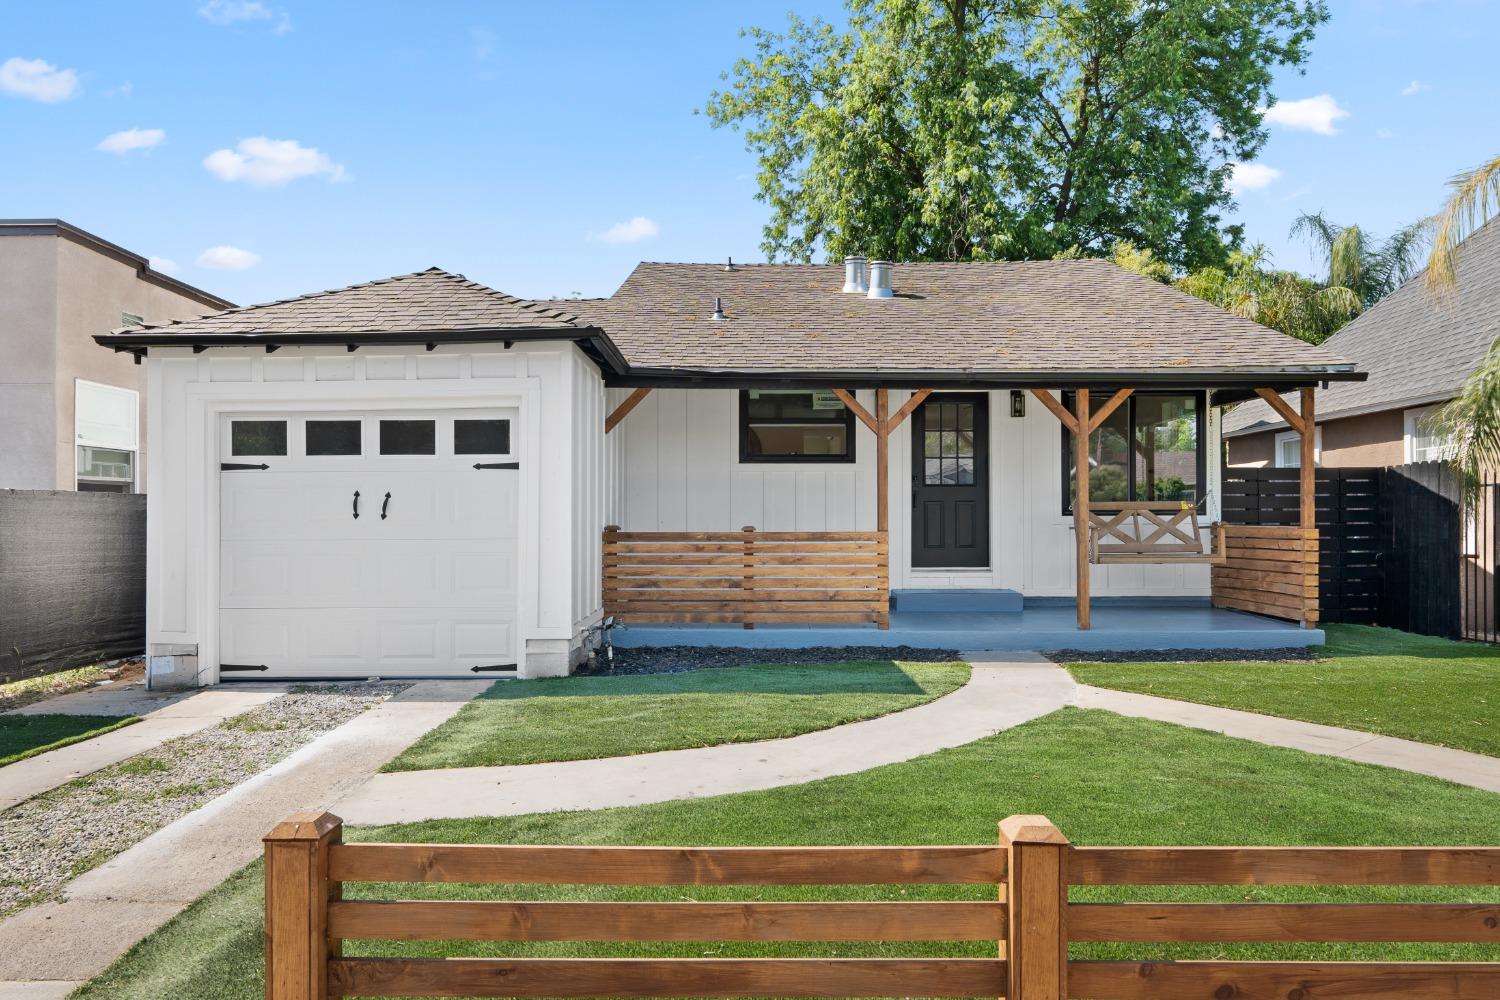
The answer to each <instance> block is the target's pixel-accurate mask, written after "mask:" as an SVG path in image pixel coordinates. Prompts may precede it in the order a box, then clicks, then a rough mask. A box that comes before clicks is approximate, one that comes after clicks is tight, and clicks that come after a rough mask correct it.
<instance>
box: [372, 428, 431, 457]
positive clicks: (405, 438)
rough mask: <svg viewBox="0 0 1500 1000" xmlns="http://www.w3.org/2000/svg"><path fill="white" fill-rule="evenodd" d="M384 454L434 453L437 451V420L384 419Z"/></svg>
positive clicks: (381, 451)
mask: <svg viewBox="0 0 1500 1000" xmlns="http://www.w3.org/2000/svg"><path fill="white" fill-rule="evenodd" d="M380 453H381V454H382V455H434V454H436V453H437V421H435V420H382V421H381V422H380Z"/></svg>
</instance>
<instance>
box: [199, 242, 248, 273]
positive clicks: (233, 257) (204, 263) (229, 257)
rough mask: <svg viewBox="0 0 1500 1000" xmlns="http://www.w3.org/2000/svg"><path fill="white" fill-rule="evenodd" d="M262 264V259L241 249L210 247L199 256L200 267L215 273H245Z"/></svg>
mask: <svg viewBox="0 0 1500 1000" xmlns="http://www.w3.org/2000/svg"><path fill="white" fill-rule="evenodd" d="M259 263H260V257H259V256H258V255H256V254H253V253H251V252H250V251H249V250H241V249H240V248H239V247H209V248H208V249H207V250H205V251H203V252H202V253H200V254H199V255H198V266H199V267H208V268H212V269H213V270H215V271H243V270H245V269H246V268H247V267H254V266H255V265H256V264H259Z"/></svg>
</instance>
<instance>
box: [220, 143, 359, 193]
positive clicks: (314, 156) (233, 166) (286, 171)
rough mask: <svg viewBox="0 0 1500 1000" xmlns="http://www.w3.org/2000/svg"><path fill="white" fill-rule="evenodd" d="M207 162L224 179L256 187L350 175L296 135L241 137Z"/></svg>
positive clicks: (340, 177)
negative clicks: (303, 143) (304, 179)
mask: <svg viewBox="0 0 1500 1000" xmlns="http://www.w3.org/2000/svg"><path fill="white" fill-rule="evenodd" d="M203 166H204V167H205V168H206V169H207V170H208V172H209V173H211V174H213V175H214V176H215V177H217V178H219V180H221V181H245V182H246V183H249V184H254V185H255V186H256V187H277V186H280V185H282V184H286V183H288V182H290V181H294V180H296V179H297V178H299V177H316V176H318V175H320V174H321V175H323V176H326V177H327V178H328V179H329V180H330V181H346V180H348V179H349V175H348V174H347V173H346V172H345V171H344V168H343V166H342V165H340V164H337V163H334V162H333V160H331V159H330V158H329V157H328V154H327V153H323V152H320V151H319V150H316V149H313V148H312V147H311V146H304V145H302V144H301V143H299V142H297V141H296V140H295V139H268V138H266V137H265V136H263V135H262V136H256V137H255V138H253V139H241V140H240V143H239V145H238V146H236V147H235V148H234V149H220V150H217V151H215V152H212V153H209V154H208V155H207V156H205V157H204V158H203Z"/></svg>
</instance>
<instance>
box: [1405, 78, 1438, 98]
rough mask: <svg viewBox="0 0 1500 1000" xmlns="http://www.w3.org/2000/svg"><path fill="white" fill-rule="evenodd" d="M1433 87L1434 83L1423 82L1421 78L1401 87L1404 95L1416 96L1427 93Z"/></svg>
mask: <svg viewBox="0 0 1500 1000" xmlns="http://www.w3.org/2000/svg"><path fill="white" fill-rule="evenodd" d="M1431 89H1432V84H1430V83H1423V82H1422V81H1421V80H1413V81H1412V82H1411V83H1408V84H1407V85H1406V86H1404V87H1402V88H1401V96H1402V97H1415V96H1416V95H1417V94H1425V93H1427V91H1429V90H1431Z"/></svg>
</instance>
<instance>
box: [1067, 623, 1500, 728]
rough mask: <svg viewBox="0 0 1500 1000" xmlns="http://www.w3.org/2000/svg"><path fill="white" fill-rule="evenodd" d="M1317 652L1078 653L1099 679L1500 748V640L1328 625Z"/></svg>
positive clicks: (1089, 677)
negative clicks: (1195, 656)
mask: <svg viewBox="0 0 1500 1000" xmlns="http://www.w3.org/2000/svg"><path fill="white" fill-rule="evenodd" d="M1327 631H1328V645H1327V646H1326V647H1325V648H1324V649H1325V652H1324V655H1323V656H1322V657H1321V658H1320V659H1319V660H1318V661H1316V662H1311V663H1309V662H1305V661H1303V662H1299V661H1288V662H1277V663H1264V662H1262V663H1070V664H1068V669H1069V670H1071V671H1072V673H1073V676H1074V677H1076V678H1077V679H1078V680H1079V681H1081V682H1082V683H1085V684H1093V685H1095V686H1097V687H1105V688H1116V689H1118V690H1122V691H1135V692H1138V693H1141V694H1154V695H1160V696H1161V697H1163V698H1177V699H1180V700H1182V701H1196V702H1202V703H1203V704H1205V705H1217V706H1219V707H1222V708H1238V709H1244V710H1246V711H1250V712H1263V713H1265V714H1268V715H1280V716H1285V717H1286V718H1289V719H1301V720H1303V721H1305V722H1321V723H1325V724H1327V725H1332V726H1343V727H1346V728H1348V729H1358V730H1363V731H1365V732H1370V733H1379V734H1381V735H1382V736H1399V737H1402V738H1404V739H1408V740H1417V741H1419V742H1422V743H1433V744H1436V745H1438V746H1445V747H1456V748H1458V749H1461V750H1472V751H1474V752H1475V753H1483V754H1489V755H1490V756H1496V757H1500V650H1497V649H1494V648H1492V647H1489V646H1481V645H1477V644H1474V643H1461V642H1452V641H1450V640H1448V639H1436V638H1432V637H1429V636H1422V635H1412V634H1410V633H1407V632H1397V631H1394V630H1392V629H1385V628H1374V627H1371V626H1365V625H1329V626H1328V627H1327Z"/></svg>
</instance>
